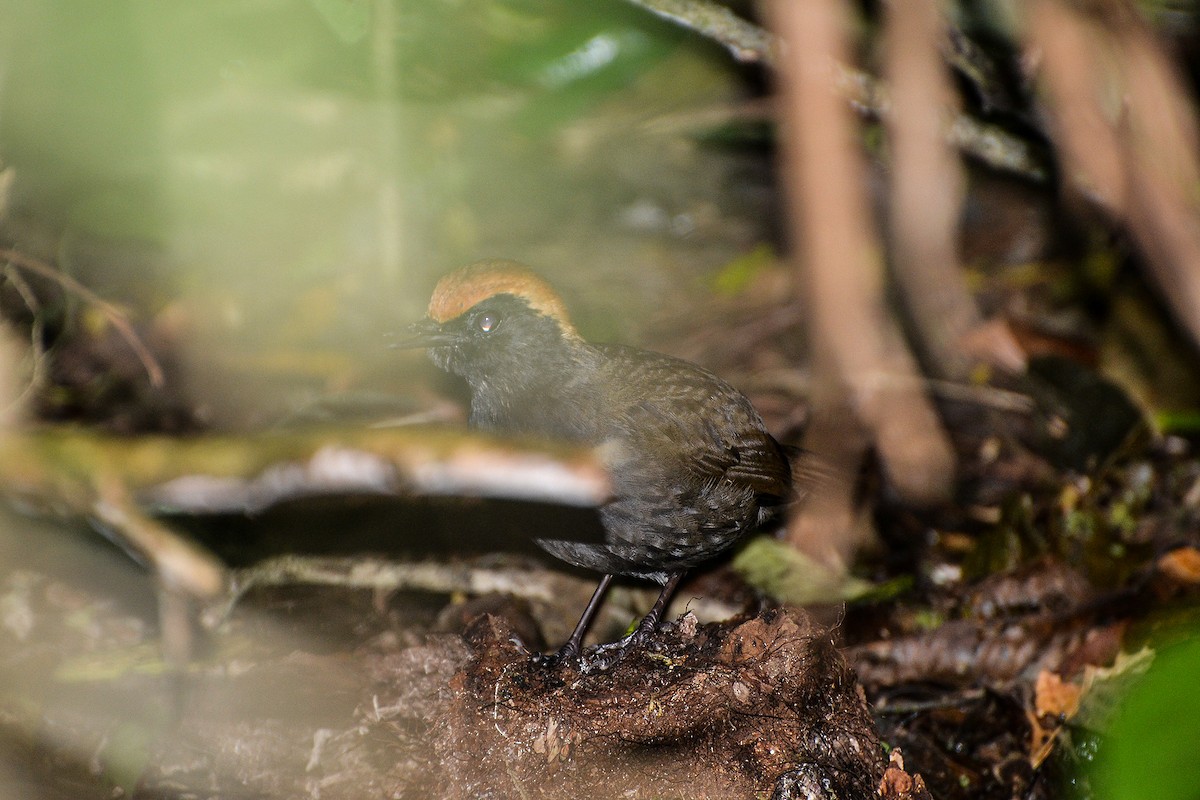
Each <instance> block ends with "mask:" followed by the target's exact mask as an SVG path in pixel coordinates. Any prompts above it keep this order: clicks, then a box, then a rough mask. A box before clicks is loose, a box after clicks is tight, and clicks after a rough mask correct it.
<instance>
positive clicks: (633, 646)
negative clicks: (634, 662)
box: [579, 620, 658, 673]
mask: <svg viewBox="0 0 1200 800" xmlns="http://www.w3.org/2000/svg"><path fill="white" fill-rule="evenodd" d="M657 630H658V626H657V624H655V623H651V624H649V625H647V624H646V621H645V620H643V621H642V624H640V625H638V626H637V628H635V629H634V631H633V633H631V634H629V635H628V636H626V637H624V638H622V639H618V640H617V641H615V642H609V643H608V644H602V645H599V646H597V647H595V648H593V649H591V650H589V651H588V652H587V653H585V654H584V655H582V656H580V658H579V671H580V672H583V673H588V672H597V671H599V672H603V671H604V670H607V669H610V668H612V667H614V666H616V665H617V664H618V663H620V662H621V661H622V660H624V658H625V657H626V656H627V655H629V654H630V653H633V652H635V651H637V650H649V649H652V648H653V645H654V638H655V633H656V632H657Z"/></svg>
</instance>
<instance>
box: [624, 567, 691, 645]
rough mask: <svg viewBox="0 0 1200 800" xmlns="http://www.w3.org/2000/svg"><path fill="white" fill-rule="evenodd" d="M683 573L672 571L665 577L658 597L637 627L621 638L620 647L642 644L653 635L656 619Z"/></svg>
mask: <svg viewBox="0 0 1200 800" xmlns="http://www.w3.org/2000/svg"><path fill="white" fill-rule="evenodd" d="M683 575H684V573H683V572H682V571H680V572H672V573H671V574H670V575H669V576H668V577H667V582H666V583H664V584H663V588H662V591H661V592H660V593H659V595H658V599H657V600H655V601H654V605H652V606H651V607H650V610H649V611H648V612H647V613H646V616H645V617H643V618H642V621H641V622H639V623H638V626H637V628H636V629H635V630H634V631H633V633H631V634H630V635H629V636H627V637H625V638H624V639H622V640H621V647H622V648H625V647H627V646H629V645H631V644H644V643H645V642H646V640H647V639H649V638H650V637H651V636H653V635H654V632H655V631H656V630H657V629H658V621H659V619H661V618H662V615H663V612H664V611H666V610H667V603H668V602H669V601H670V599H671V595H673V594H675V587H677V586H679V581H681V580H682V579H683Z"/></svg>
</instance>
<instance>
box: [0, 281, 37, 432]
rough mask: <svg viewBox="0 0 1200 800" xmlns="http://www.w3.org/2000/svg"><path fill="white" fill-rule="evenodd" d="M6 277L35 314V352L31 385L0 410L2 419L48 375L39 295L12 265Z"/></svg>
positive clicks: (32, 328)
mask: <svg viewBox="0 0 1200 800" xmlns="http://www.w3.org/2000/svg"><path fill="white" fill-rule="evenodd" d="M4 277H5V279H6V280H7V281H8V282H9V283H11V284H12V287H13V288H14V289H16V291H17V294H19V295H20V296H21V300H23V301H24V302H25V307H26V308H28V309H29V311H30V312H31V313H32V314H33V323H32V324H31V325H30V326H29V327H30V331H29V347H30V349H31V350H32V351H33V374H32V375H30V376H29V383H28V385H26V387H25V388H24V389H23V390H22V391H21V393H20V394H19V395H17V397H16V398H14V399H13V401H12V402H11V403H10V404H9V405H8V406H6V407H5V408H2V409H0V418H2V417H6V416H7V415H8V413H9V412H10V411H12V410H13V409H15V408H20V407H21V406H22V405H24V404H25V401H26V400H28V399H29V397H30V396H31V395H32V394H33V393H34V392H35V391H37V389H38V387H40V386H41V385H42V384H43V383H44V382H45V380H46V374H47V370H46V347H45V345H44V344H43V343H42V337H43V334H44V332H45V323H44V322H42V315H41V313H40V312H41V307H40V304H39V303H38V299H37V295H36V294H34V291H33V287H32V286H30V285H29V283H28V282H27V281H26V280H25V279H24V278H23V277H21V275H20V273H19V272H17V270H16V268H15V267H14V266H13V265H12V264H7V265H5V268H4Z"/></svg>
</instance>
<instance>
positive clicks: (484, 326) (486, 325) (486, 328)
mask: <svg viewBox="0 0 1200 800" xmlns="http://www.w3.org/2000/svg"><path fill="white" fill-rule="evenodd" d="M499 322H500V317H498V316H496V315H495V314H482V315H480V317H479V318H478V319H476V320H475V325H476V326H478V328H479V330H481V331H483V332H484V333H491V332H492V331H494V330H495V329H496V325H497V324H498V323H499Z"/></svg>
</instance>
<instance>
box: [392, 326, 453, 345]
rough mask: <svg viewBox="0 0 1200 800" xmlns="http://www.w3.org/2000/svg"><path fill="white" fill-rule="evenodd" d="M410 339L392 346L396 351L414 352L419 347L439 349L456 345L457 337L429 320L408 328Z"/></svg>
mask: <svg viewBox="0 0 1200 800" xmlns="http://www.w3.org/2000/svg"><path fill="white" fill-rule="evenodd" d="M408 334H409V335H408V338H407V339H404V340H402V341H399V342H396V343H395V344H393V345H392V348H393V349H396V350H413V349H416V348H418V347H438V346H441V345H447V344H454V342H455V336H454V334H453V333H451V332H450V331H448V330H446V329H445V328H443V327H442V326H441V325H440V324H438V323H436V322H434V321H433V320H431V319H429V318H425V319H423V320H421V321H420V322H414V323H413V324H412V325H409V326H408Z"/></svg>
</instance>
